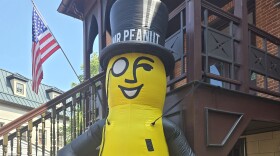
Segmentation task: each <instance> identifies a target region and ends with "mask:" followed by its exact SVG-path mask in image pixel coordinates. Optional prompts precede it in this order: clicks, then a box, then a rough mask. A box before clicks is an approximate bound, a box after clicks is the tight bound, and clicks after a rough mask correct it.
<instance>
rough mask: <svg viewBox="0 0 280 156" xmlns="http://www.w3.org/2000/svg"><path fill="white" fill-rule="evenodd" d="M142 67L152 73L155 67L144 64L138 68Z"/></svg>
mask: <svg viewBox="0 0 280 156" xmlns="http://www.w3.org/2000/svg"><path fill="white" fill-rule="evenodd" d="M139 67H142V68H143V69H144V70H146V71H151V70H152V69H153V66H151V65H149V64H147V63H142V64H139V65H138V68H139Z"/></svg>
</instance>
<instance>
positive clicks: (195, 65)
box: [186, 0, 202, 82]
mask: <svg viewBox="0 0 280 156" xmlns="http://www.w3.org/2000/svg"><path fill="white" fill-rule="evenodd" d="M186 33H187V59H188V60H187V63H188V65H187V68H188V69H187V80H188V82H191V81H195V80H201V78H202V55H201V50H202V47H201V46H202V45H201V41H202V40H201V0H187V3H186Z"/></svg>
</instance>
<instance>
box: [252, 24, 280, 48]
mask: <svg viewBox="0 0 280 156" xmlns="http://www.w3.org/2000/svg"><path fill="white" fill-rule="evenodd" d="M248 28H249V30H251V31H253V32H254V33H256V34H257V35H259V36H261V37H263V38H266V39H268V40H269V41H270V42H272V43H274V44H278V45H280V38H278V37H276V36H274V35H271V34H270V33H268V32H265V31H263V30H262V29H260V28H258V27H256V26H254V25H252V24H249V25H248Z"/></svg>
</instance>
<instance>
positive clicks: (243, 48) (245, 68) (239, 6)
mask: <svg viewBox="0 0 280 156" xmlns="http://www.w3.org/2000/svg"><path fill="white" fill-rule="evenodd" d="M247 10H248V9H247V0H235V1H234V15H235V16H237V17H239V18H240V19H241V24H240V25H239V26H238V27H237V31H236V32H237V35H236V37H237V38H238V39H239V40H240V43H238V44H236V46H237V47H236V55H237V62H239V63H240V64H242V66H240V69H239V72H238V80H239V81H241V82H242V84H241V86H240V89H239V90H240V91H242V92H245V93H249V78H250V73H249V42H248V41H249V38H248V36H249V33H248V13H247Z"/></svg>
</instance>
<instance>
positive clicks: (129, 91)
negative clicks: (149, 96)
mask: <svg viewBox="0 0 280 156" xmlns="http://www.w3.org/2000/svg"><path fill="white" fill-rule="evenodd" d="M143 85H144V84H141V85H140V86H138V87H134V88H126V87H123V86H121V85H118V87H119V88H120V89H121V91H122V93H123V95H124V96H125V97H126V98H128V99H133V98H135V97H136V96H137V95H138V94H139V93H140V90H141V89H142V87H143Z"/></svg>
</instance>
